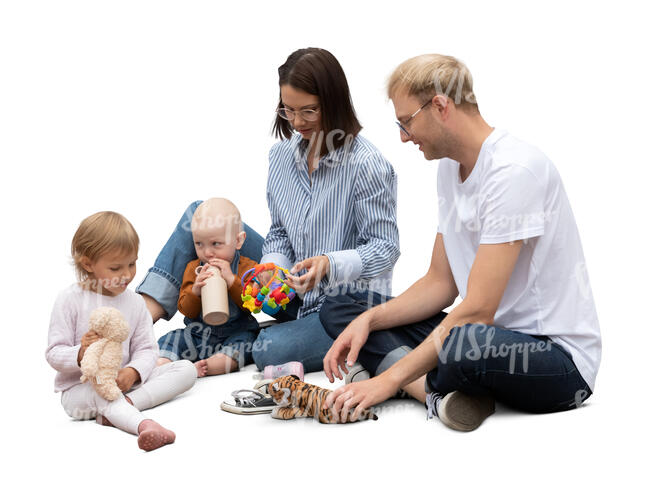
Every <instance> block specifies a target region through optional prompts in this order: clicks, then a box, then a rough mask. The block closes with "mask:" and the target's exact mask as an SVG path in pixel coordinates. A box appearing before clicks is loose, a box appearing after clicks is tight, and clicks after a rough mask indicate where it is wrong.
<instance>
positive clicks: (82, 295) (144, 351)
mask: <svg viewBox="0 0 650 482" xmlns="http://www.w3.org/2000/svg"><path fill="white" fill-rule="evenodd" d="M138 247H139V238H138V235H137V233H136V232H135V230H134V229H133V226H132V225H131V223H129V221H128V220H127V219H126V218H124V217H123V216H121V215H120V214H117V213H114V212H109V211H105V212H99V213H96V214H93V215H92V216H90V217H88V218H86V219H84V220H83V221H82V222H81V225H80V226H79V228H78V229H77V232H76V233H75V235H74V238H73V240H72V257H73V260H74V265H75V269H76V272H77V277H78V279H79V282H78V283H75V284H73V285H72V286H69V287H68V288H66V289H65V290H64V291H63V292H62V293H61V294H60V295H59V297H58V298H57V300H56V303H55V304H54V309H53V310H52V318H51V321H50V329H49V335H48V347H47V350H46V353H45V356H46V358H47V361H48V363H49V364H50V365H51V366H52V368H54V369H55V370H56V371H57V374H56V378H55V381H54V390H55V392H62V396H61V403H62V405H63V408H64V410H65V411H66V413H67V414H68V415H69V416H70V417H72V418H74V419H78V420H88V419H92V418H95V419H96V420H97V422H98V423H101V424H103V425H112V426H115V427H117V428H119V429H121V430H124V431H125V432H129V433H132V434H134V435H138V446H139V447H140V448H141V449H143V450H147V451H149V450H154V449H157V448H159V447H161V446H163V445H166V444H169V443H173V442H174V439H175V437H176V436H175V434H174V432H172V431H171V430H168V429H166V428H164V427H162V426H161V425H159V424H158V423H156V422H154V421H153V420H151V419H147V418H145V417H144V416H143V415H142V413H141V412H142V410H146V409H148V408H151V407H155V406H156V405H159V404H161V403H163V402H166V401H168V400H170V399H172V398H174V397H175V396H176V395H178V394H180V393H183V392H185V391H186V390H188V389H190V388H191V387H192V386H193V385H194V382H195V380H196V369H195V368H194V365H193V364H192V363H191V362H188V361H184V360H182V361H177V362H174V363H169V364H166V365H163V366H158V367H157V366H156V360H157V359H158V346H157V344H156V341H155V338H154V333H153V324H152V321H151V316H150V314H149V312H148V311H147V308H146V306H145V303H144V301H143V299H142V297H141V296H140V295H137V294H135V293H134V292H133V291H130V290H127V286H128V284H129V283H130V282H131V281H132V280H133V278H134V276H135V272H136V267H135V264H136V260H137V256H138ZM101 306H111V307H113V308H116V309H118V310H119V311H120V312H121V313H122V315H123V316H124V318H125V320H126V321H127V322H128V323H129V326H130V328H129V337H128V338H127V339H126V341H124V343H123V344H122V368H121V369H120V371H119V372H118V375H117V379H116V381H117V385H118V387H119V388H120V390H122V392H123V394H124V395H122V396H120V398H118V399H117V400H114V401H112V402H109V401H107V400H104V399H103V398H101V397H100V396H99V395H97V393H96V392H95V390H94V388H93V387H92V385H91V384H90V383H84V384H82V383H81V382H80V377H81V369H80V363H81V359H82V358H83V355H84V352H85V351H86V349H87V348H88V347H89V346H90V345H91V344H92V343H93V342H95V341H97V340H98V339H99V337H98V335H97V333H95V332H93V331H88V319H89V315H90V313H91V312H92V311H93V310H94V309H95V308H99V307H101Z"/></svg>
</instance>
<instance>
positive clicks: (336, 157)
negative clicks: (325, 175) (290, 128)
mask: <svg viewBox="0 0 650 482" xmlns="http://www.w3.org/2000/svg"><path fill="white" fill-rule="evenodd" d="M354 139H355V136H354V134H351V133H346V132H345V131H344V130H342V129H333V130H331V131H330V132H328V133H327V134H325V132H324V131H320V132H318V133H314V134H313V135H312V136H311V138H310V139H309V142H308V143H307V148H306V149H305V148H304V144H303V143H302V142H299V143H298V144H296V147H295V149H294V151H293V159H294V162H295V163H296V164H302V163H303V162H305V156H306V154H307V153H308V152H311V151H312V149H313V150H314V152H317V153H320V152H321V151H322V147H323V142H325V148H326V151H327V152H328V154H327V155H326V156H325V157H323V159H321V160H320V161H319V163H320V164H321V165H326V166H328V167H333V166H335V165H342V164H346V163H347V162H348V161H350V159H351V158H352V156H351V151H352V143H353V142H354ZM341 140H342V141H343V143H342V144H340V143H339V144H340V146H339V147H338V148H337V147H336V144H337V143H335V141H341Z"/></svg>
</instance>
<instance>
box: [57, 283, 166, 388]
mask: <svg viewBox="0 0 650 482" xmlns="http://www.w3.org/2000/svg"><path fill="white" fill-rule="evenodd" d="M101 306H111V307H113V308H116V309H118V310H120V312H121V313H122V315H123V316H124V319H125V320H126V321H127V323H128V324H129V327H130V329H129V337H128V338H127V339H126V341H124V342H123V343H122V367H132V368H134V369H135V370H137V372H138V373H139V374H140V379H141V381H142V383H144V382H146V381H147V379H148V378H149V375H151V372H152V371H153V369H154V368H155V366H156V361H157V359H158V344H157V343H156V339H155V337H154V332H153V323H152V320H151V315H150V314H149V311H148V310H147V307H146V305H145V303H144V300H143V299H142V297H141V296H140V295H138V294H136V293H134V292H133V291H130V290H126V291H124V292H123V293H121V294H119V295H117V296H106V295H100V294H98V293H95V292H93V291H89V290H84V289H83V288H81V286H79V285H78V284H74V285H72V286H70V287H68V288H66V289H65V290H63V291H62V292H61V294H59V296H58V298H57V300H56V302H55V303H54V308H53V309H52V318H51V320H50V329H49V333H48V343H47V350H46V351H45V358H46V359H47V362H48V363H49V364H50V365H51V366H52V368H54V369H55V370H56V371H57V372H58V373H57V374H56V378H55V380H54V391H55V392H62V391H65V390H67V389H69V388H71V387H73V386H75V385H77V384H79V383H81V382H80V380H79V379H80V378H81V368H80V367H79V365H78V364H77V356H78V354H79V349H80V348H81V337H82V336H83V335H84V334H85V333H86V332H87V331H88V319H89V317H90V313H91V312H92V311H93V310H94V309H95V308H99V307H101Z"/></svg>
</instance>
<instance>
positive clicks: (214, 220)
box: [181, 202, 242, 239]
mask: <svg viewBox="0 0 650 482" xmlns="http://www.w3.org/2000/svg"><path fill="white" fill-rule="evenodd" d="M195 204H196V208H198V206H199V205H200V204H201V203H199V202H197V203H195ZM193 219H194V215H193V213H192V210H191V208H190V209H188V210H187V211H186V213H185V219H184V220H183V222H182V224H181V229H182V230H183V231H186V232H191V231H192V224H194V229H199V230H202V231H207V230H216V229H221V228H226V233H225V234H226V239H234V237H235V236H236V235H237V234H238V233H239V231H238V227H239V226H240V225H241V223H242V219H241V217H240V216H238V215H236V214H218V213H217V214H214V215H207V214H203V215H201V216H198V217H197V218H196V219H194V223H192V220H193Z"/></svg>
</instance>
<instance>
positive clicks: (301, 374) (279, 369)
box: [264, 361, 305, 381]
mask: <svg viewBox="0 0 650 482" xmlns="http://www.w3.org/2000/svg"><path fill="white" fill-rule="evenodd" d="M287 375H295V376H297V377H298V378H300V380H301V381H304V379H305V368H304V367H303V366H302V363H300V362H297V361H290V362H287V363H284V364H282V365H266V366H265V367H264V379H265V380H275V379H276V378H279V377H284V376H287Z"/></svg>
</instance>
